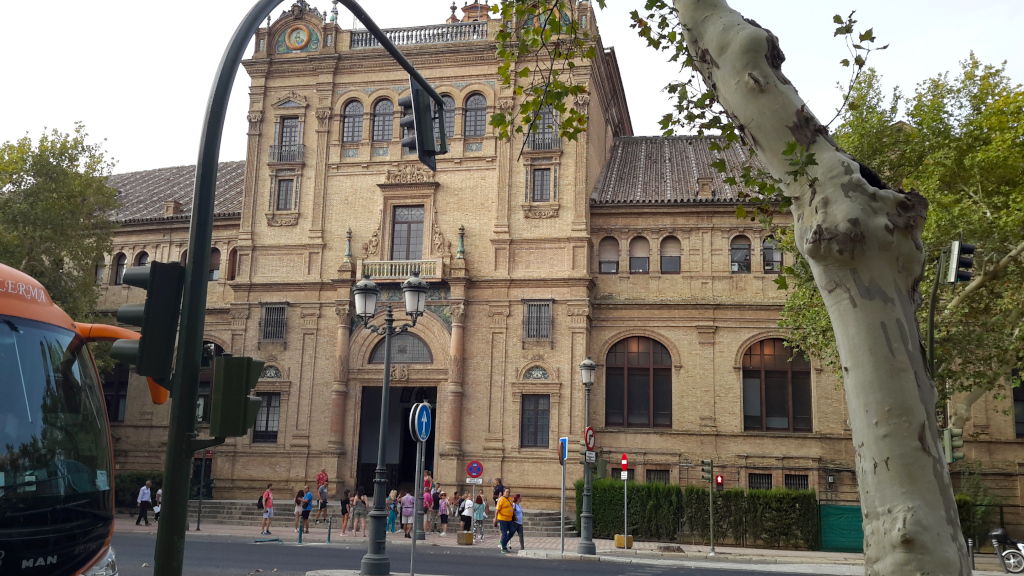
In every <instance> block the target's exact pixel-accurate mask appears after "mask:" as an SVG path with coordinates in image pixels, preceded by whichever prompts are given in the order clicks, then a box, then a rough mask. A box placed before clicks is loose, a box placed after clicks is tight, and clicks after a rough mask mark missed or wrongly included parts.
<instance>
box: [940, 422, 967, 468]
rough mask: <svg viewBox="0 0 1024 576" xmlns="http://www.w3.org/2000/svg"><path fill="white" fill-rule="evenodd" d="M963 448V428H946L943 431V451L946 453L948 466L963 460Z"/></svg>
mask: <svg viewBox="0 0 1024 576" xmlns="http://www.w3.org/2000/svg"><path fill="white" fill-rule="evenodd" d="M963 447H964V429H963V428H944V429H943V430H942V451H943V452H945V456H946V464H952V463H953V462H955V461H957V460H963V459H964V453H963V452H962V451H961V450H959V449H960V448H963Z"/></svg>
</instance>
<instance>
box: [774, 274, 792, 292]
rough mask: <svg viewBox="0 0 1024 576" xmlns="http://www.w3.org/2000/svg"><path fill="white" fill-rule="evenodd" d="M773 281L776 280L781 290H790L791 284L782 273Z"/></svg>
mask: <svg viewBox="0 0 1024 576" xmlns="http://www.w3.org/2000/svg"><path fill="white" fill-rule="evenodd" d="M772 282H775V286H776V287H777V288H778V289H779V290H789V284H788V283H787V282H786V277H785V276H783V275H782V274H779V275H778V276H776V277H775V279H774V280H772Z"/></svg>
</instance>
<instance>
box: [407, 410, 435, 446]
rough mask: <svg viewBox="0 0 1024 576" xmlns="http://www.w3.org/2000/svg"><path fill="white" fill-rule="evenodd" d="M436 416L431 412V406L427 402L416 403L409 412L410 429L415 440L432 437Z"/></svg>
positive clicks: (421, 440)
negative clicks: (431, 432) (431, 430)
mask: <svg viewBox="0 0 1024 576" xmlns="http://www.w3.org/2000/svg"><path fill="white" fill-rule="evenodd" d="M433 422H434V418H433V416H431V414H430V406H428V405H427V404H425V403H420V404H416V405H414V406H413V407H412V412H411V413H410V414H409V431H410V432H412V438H413V440H416V441H417V442H426V441H427V438H429V437H430V428H431V426H432V425H433Z"/></svg>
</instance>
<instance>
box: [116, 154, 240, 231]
mask: <svg viewBox="0 0 1024 576" xmlns="http://www.w3.org/2000/svg"><path fill="white" fill-rule="evenodd" d="M195 182H196V167H195V166H174V167H171V168H157V169H154V170H143V171H141V172H128V173H126V174H114V175H112V176H110V179H109V180H108V183H109V184H110V185H111V186H113V187H114V188H117V191H118V195H117V198H118V200H120V201H121V208H120V209H118V210H117V211H116V212H115V213H114V220H117V221H118V222H146V221H153V220H188V219H189V218H190V217H191V215H192V192H193V189H194V188H195ZM244 182H245V161H237V162H221V163H220V165H219V167H218V168H217V195H216V200H215V203H214V214H215V215H217V216H231V215H235V214H238V213H240V212H241V210H242V192H243V188H244ZM172 200H176V201H178V202H180V203H181V210H180V212H179V213H178V214H175V215H173V216H165V215H164V202H169V201H172Z"/></svg>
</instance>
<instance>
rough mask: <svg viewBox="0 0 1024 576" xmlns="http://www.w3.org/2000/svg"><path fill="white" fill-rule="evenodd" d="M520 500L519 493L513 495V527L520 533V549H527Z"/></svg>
mask: <svg viewBox="0 0 1024 576" xmlns="http://www.w3.org/2000/svg"><path fill="white" fill-rule="evenodd" d="M519 501H520V498H519V494H516V495H515V496H513V497H512V512H513V514H514V515H515V521H514V523H513V524H512V529H513V530H515V531H516V532H518V533H519V549H520V550H526V545H525V544H524V543H523V506H522V505H521V504H520V503H519Z"/></svg>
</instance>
